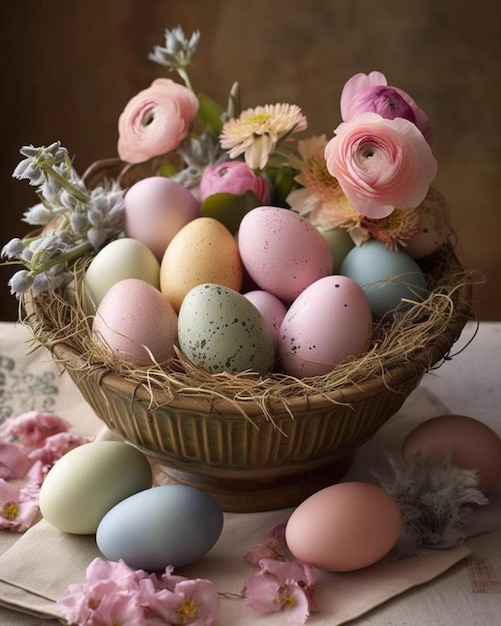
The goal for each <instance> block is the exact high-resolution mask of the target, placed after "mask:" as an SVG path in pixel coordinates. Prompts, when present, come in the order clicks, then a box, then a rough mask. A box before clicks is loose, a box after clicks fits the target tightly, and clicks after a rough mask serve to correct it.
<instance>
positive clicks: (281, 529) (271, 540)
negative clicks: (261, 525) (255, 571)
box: [244, 523, 289, 567]
mask: <svg viewBox="0 0 501 626" xmlns="http://www.w3.org/2000/svg"><path fill="white" fill-rule="evenodd" d="M285 527H286V524H285V523H280V524H276V525H275V526H273V527H272V528H270V529H269V530H268V531H266V532H265V533H264V537H263V541H262V542H261V543H257V544H256V545H255V546H253V547H252V548H251V549H250V550H249V551H248V552H247V553H246V554H245V555H244V561H246V563H248V564H249V565H254V566H256V567H259V562H260V561H262V560H263V559H275V560H284V559H285V558H286V557H287V555H288V554H289V551H288V549H287V544H286V542H285Z"/></svg>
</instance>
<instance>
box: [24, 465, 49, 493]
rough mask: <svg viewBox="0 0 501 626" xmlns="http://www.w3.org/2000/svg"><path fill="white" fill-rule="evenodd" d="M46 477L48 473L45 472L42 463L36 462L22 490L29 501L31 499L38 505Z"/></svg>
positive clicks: (27, 475)
mask: <svg viewBox="0 0 501 626" xmlns="http://www.w3.org/2000/svg"><path fill="white" fill-rule="evenodd" d="M46 475H47V471H45V469H44V466H43V464H42V462H41V461H36V462H35V463H33V465H32V466H31V467H30V469H29V471H28V473H27V474H26V477H27V478H28V481H27V482H26V484H25V485H24V487H23V488H22V490H21V491H22V492H23V494H24V496H25V497H26V498H27V499H28V498H29V499H31V500H35V502H37V503H38V497H39V496H40V489H41V487H42V483H43V481H44V480H45V476H46Z"/></svg>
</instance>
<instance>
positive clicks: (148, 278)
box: [85, 237, 160, 309]
mask: <svg viewBox="0 0 501 626" xmlns="http://www.w3.org/2000/svg"><path fill="white" fill-rule="evenodd" d="M126 278H138V279H139V280H144V281H145V282H147V283H149V284H150V285H152V286H153V287H156V288H157V289H158V288H159V284H160V263H159V262H158V261H157V259H156V257H155V255H154V254H153V252H152V251H151V250H150V249H149V248H148V247H147V246H146V245H145V244H144V243H142V242H141V241H137V240H136V239H130V238H128V237H124V238H122V239H115V240H114V241H111V242H110V243H109V244H107V245H106V246H104V248H102V249H101V250H100V251H99V252H98V253H97V254H96V256H95V257H94V258H93V259H92V261H91V263H90V265H89V267H88V268H87V270H86V272H85V284H86V287H87V290H88V292H89V293H88V295H89V298H90V300H91V301H92V303H93V304H94V309H96V308H97V307H98V306H99V304H100V303H101V300H102V299H103V298H104V296H105V295H106V293H107V292H108V291H109V290H110V288H111V287H113V285H115V284H116V283H118V282H120V281H121V280H125V279H126Z"/></svg>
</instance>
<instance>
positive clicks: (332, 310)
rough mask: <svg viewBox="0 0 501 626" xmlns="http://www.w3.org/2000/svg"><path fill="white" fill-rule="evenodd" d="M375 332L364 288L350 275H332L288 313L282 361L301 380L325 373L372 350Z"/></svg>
mask: <svg viewBox="0 0 501 626" xmlns="http://www.w3.org/2000/svg"><path fill="white" fill-rule="evenodd" d="M371 334H372V315H371V311H370V308H369V303H368V301H367V297H366V295H365V293H364V292H363V290H362V288H361V287H360V286H359V285H358V284H357V283H356V282H355V281H353V280H352V279H351V278H347V277H346V276H326V277H325V278H321V279H320V280H317V281H316V282H314V283H313V284H312V285H310V286H309V287H308V288H307V289H305V290H304V291H303V293H302V294H301V295H300V296H298V297H297V298H296V300H295V301H294V302H293V303H292V305H291V306H290V308H289V310H288V311H287V313H286V315H285V317H284V319H283V322H282V325H281V328H280V336H279V343H278V357H279V359H278V364H279V366H280V367H281V368H283V370H284V372H285V373H286V374H289V375H292V376H296V377H297V378H303V377H305V376H322V375H323V374H327V373H328V372H330V371H331V370H333V369H334V368H335V367H336V365H338V364H339V363H341V361H343V360H344V359H346V358H347V357H349V356H358V355H359V354H361V353H362V352H364V351H365V350H367V348H368V346H369V342H370V338H371Z"/></svg>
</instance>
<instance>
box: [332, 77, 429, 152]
mask: <svg viewBox="0 0 501 626" xmlns="http://www.w3.org/2000/svg"><path fill="white" fill-rule="evenodd" d="M362 113H377V114H378V115H381V117H384V118H385V119H387V120H393V119H395V118H396V117H402V118H404V119H406V120H409V122H412V123H413V124H415V125H416V126H417V127H418V128H419V130H420V131H421V133H422V134H423V136H424V138H425V139H426V141H427V142H428V143H431V130H430V124H429V120H428V116H427V115H426V113H425V112H424V111H423V110H422V109H421V108H420V107H419V106H418V105H417V104H416V103H415V102H414V100H413V99H412V98H411V97H410V96H409V94H408V93H406V92H405V91H403V90H402V89H399V88H398V87H390V86H388V84H387V80H386V77H385V75H384V74H381V72H371V73H370V74H355V76H352V77H351V78H350V80H348V81H347V83H346V84H345V86H344V87H343V91H342V94H341V116H342V118H343V121H345V122H351V121H353V120H354V119H355V118H356V117H357V116H358V115H361V114H362Z"/></svg>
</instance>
